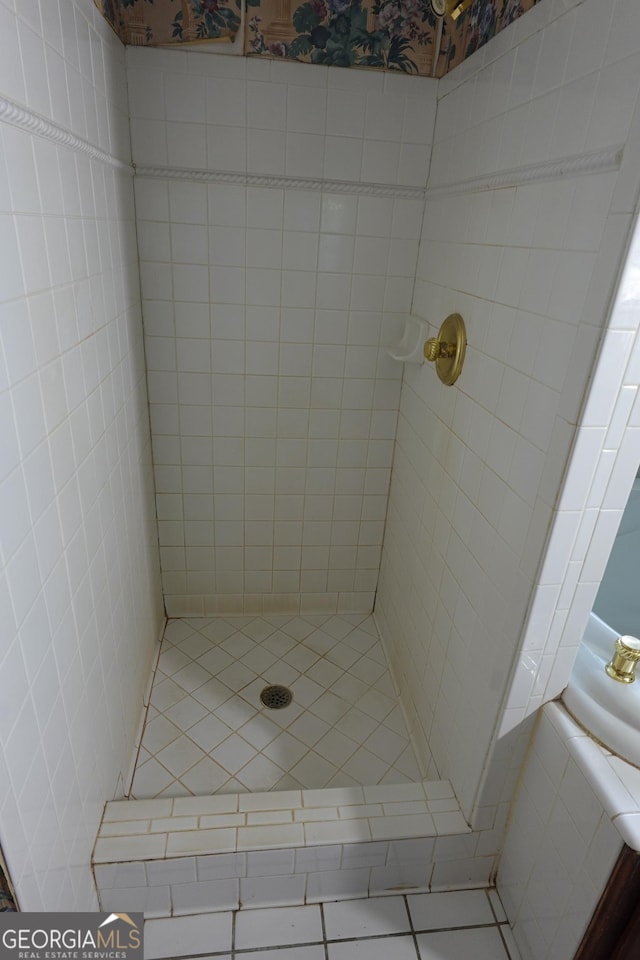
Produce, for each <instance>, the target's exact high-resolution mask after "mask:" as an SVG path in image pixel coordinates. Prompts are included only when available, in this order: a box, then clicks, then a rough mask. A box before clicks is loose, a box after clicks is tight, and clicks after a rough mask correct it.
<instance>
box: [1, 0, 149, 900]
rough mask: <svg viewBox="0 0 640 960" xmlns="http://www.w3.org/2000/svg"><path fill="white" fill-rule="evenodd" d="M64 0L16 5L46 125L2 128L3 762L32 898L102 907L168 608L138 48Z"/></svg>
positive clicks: (7, 805) (12, 62)
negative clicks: (157, 505) (138, 161)
mask: <svg viewBox="0 0 640 960" xmlns="http://www.w3.org/2000/svg"><path fill="white" fill-rule="evenodd" d="M58 10H59V5H58V4H57V3H56V4H49V3H40V2H36V3H31V4H27V5H26V6H23V7H21V8H19V9H17V8H16V6H15V4H3V5H2V8H1V10H0V19H1V21H2V26H1V29H0V48H1V50H0V61H1V62H2V68H0V73H1V74H2V78H1V80H0V94H1V95H2V96H7V97H9V98H12V99H14V100H16V101H17V102H18V103H19V104H24V105H26V106H27V107H30V108H31V109H34V110H36V111H37V112H38V114H40V115H41V119H40V120H37V121H36V120H34V121H33V123H32V124H31V126H30V128H29V129H30V130H32V131H34V133H33V134H32V133H31V132H27V131H26V130H25V129H20V128H19V127H18V126H15V125H12V123H11V122H10V121H6V120H5V119H3V122H2V124H1V130H0V156H1V157H2V161H1V166H2V172H3V177H2V178H3V180H4V181H5V184H4V185H3V188H2V190H1V191H0V193H1V195H2V217H1V218H0V219H2V227H1V228H0V234H1V236H2V245H3V251H4V250H5V246H6V253H5V254H4V262H5V267H6V268H5V269H4V270H3V277H2V283H1V288H2V289H1V290H0V300H2V302H3V307H2V309H3V318H4V317H6V322H5V320H4V319H3V322H2V332H1V333H0V338H1V340H2V348H1V352H2V361H1V362H0V367H1V369H2V377H1V378H0V380H1V382H0V390H1V391H2V393H0V404H1V406H2V410H3V449H5V450H6V451H7V453H8V456H7V457H6V458H3V475H2V476H3V481H4V483H3V486H2V497H3V502H2V510H1V513H2V526H3V531H2V540H3V545H4V551H3V567H4V570H3V582H4V583H6V589H7V591H8V609H7V610H6V612H5V616H4V623H5V630H4V631H3V632H4V635H5V640H4V642H3V648H2V653H1V659H2V666H1V667H0V686H2V688H3V689H5V688H7V689H10V690H12V691H13V693H12V694H11V695H10V696H7V698H6V702H7V703H11V708H12V716H13V717H14V719H16V721H17V722H16V725H15V726H14V724H13V721H11V723H10V724H9V728H8V729H7V736H6V737H5V738H4V743H3V749H2V755H1V761H0V766H2V769H3V775H4V778H5V785H6V787H5V791H4V797H3V801H2V804H1V806H2V819H3V823H4V824H5V825H6V827H5V830H4V831H3V849H4V854H5V857H6V859H7V862H8V866H9V870H10V872H11V874H12V878H13V881H14V883H15V885H16V888H17V893H18V897H19V900H20V905H21V908H22V909H23V910H58V911H60V910H94V909H96V907H97V901H96V897H95V893H94V887H93V884H92V882H91V878H90V872H89V859H90V856H91V851H92V848H93V844H94V841H95V833H96V829H97V827H98V823H99V820H100V817H101V815H102V808H103V805H104V802H105V801H106V800H109V799H111V798H112V797H114V796H115V795H118V794H119V795H122V793H123V790H124V781H125V780H126V778H127V776H128V773H129V770H128V765H129V762H130V757H131V754H132V750H133V746H134V738H135V736H136V735H137V730H138V725H139V722H140V715H141V712H142V710H143V698H144V696H145V691H146V686H147V681H148V677H149V673H150V669H151V665H152V657H153V654H154V647H155V641H156V640H157V638H158V635H159V631H160V627H161V619H162V606H161V601H160V592H159V580H158V575H157V556H156V548H155V546H154V541H155V539H156V534H155V532H154V529H153V528H154V519H153V509H152V504H151V503H150V500H149V491H150V490H151V489H152V477H151V475H150V466H149V463H150V445H149V435H148V428H147V425H146V419H147V416H146V412H145V409H144V401H142V403H143V405H142V406H141V398H142V397H144V391H145V387H144V366H143V360H142V325H141V319H140V303H139V301H138V294H137V293H136V291H137V289H138V280H137V253H136V250H135V246H134V244H135V241H133V208H132V199H133V193H132V176H131V171H127V169H126V164H127V162H128V161H129V160H130V146H129V135H128V132H127V128H128V121H127V104H126V82H125V75H124V50H123V48H122V46H121V44H120V43H119V42H118V41H117V40H116V38H115V36H114V34H113V32H112V31H111V29H110V28H109V27H108V26H107V24H106V23H105V22H104V20H103V19H102V17H101V16H100V15H99V14H97V10H96V9H95V7H94V5H93V4H92V3H91V2H90V0H70V2H68V3H65V4H63V5H62V8H61V9H60V13H62V15H63V20H62V22H61V21H60V17H59V13H58ZM41 15H42V17H41ZM56 21H57V26H56ZM43 31H44V33H43ZM79 42H80V49H81V51H82V56H81V57H80V58H79V57H78V43H79ZM107 76H108V77H109V83H108V84H107V83H106V77H107ZM105 97H108V100H107V99H106V98H105ZM85 106H86V109H85ZM4 117H6V114H3V118H4ZM45 120H51V121H52V122H53V123H54V124H56V123H58V124H61V125H62V127H64V131H65V132H64V133H61V132H60V131H57V130H56V128H55V127H51V128H47V127H46V124H44V122H43V121H45ZM43 130H44V131H45V135H44V136H43V137H41V136H38V135H37V132H38V131H43ZM47 133H48V134H49V136H47ZM58 134H59V135H58ZM74 138H82V139H83V140H84V141H87V143H83V144H81V143H80V142H79V141H78V140H76V139H74ZM100 151H102V153H101V152H100ZM92 157H93V158H92ZM7 245H8V246H7ZM5 426H6V433H5V430H4V428H5ZM16 434H17V435H18V436H19V440H16ZM4 435H6V438H7V442H6V444H5V443H4ZM27 568H28V569H29V573H28V576H27V575H26V570H27ZM81 650H82V655H81V653H80V651H81ZM15 694H17V695H18V696H19V697H20V701H21V702H20V705H18V704H14V701H13V699H12V698H13V696H14V695H15ZM14 707H15V708H14ZM19 711H21V712H19ZM114 744H115V745H116V746H114ZM27 756H28V757H29V758H30V760H29V762H25V757H27ZM96 757H100V758H101V759H100V762H99V763H98V764H96ZM53 758H55V762H54V759H53ZM71 783H73V784H74V787H73V789H72V790H71V791H70V790H69V784H71ZM36 795H37V796H38V797H39V798H40V800H39V804H38V808H37V809H36V808H35V807H34V806H33V805H30V804H28V803H27V804H26V805H25V804H24V797H25V796H36ZM19 798H22V799H21V800H19ZM18 818H19V819H18ZM54 836H55V837H56V838H57V840H56V842H55V843H54V844H51V843H50V839H51V837H54ZM47 838H48V839H47ZM43 844H45V845H47V849H48V850H49V854H48V855H47V857H46V858H43V856H42V850H43V849H44V848H43ZM54 878H55V879H54ZM123 886H124V887H128V886H129V884H128V883H127V881H126V880H125V881H124V883H123ZM145 896H147V895H146V894H145ZM148 896H149V899H148V900H147V901H146V902H145V903H144V904H142V902H141V901H140V900H138V901H136V902H138V903H140V909H142V908H143V906H144V907H145V908H146V909H149V910H150V911H152V912H156V911H159V910H163V909H165V907H166V903H167V890H166V887H165V888H161V887H160V886H158V887H157V888H156V889H155V892H153V891H152V892H151V893H150V894H149V895H148ZM132 902H133V901H132Z"/></svg>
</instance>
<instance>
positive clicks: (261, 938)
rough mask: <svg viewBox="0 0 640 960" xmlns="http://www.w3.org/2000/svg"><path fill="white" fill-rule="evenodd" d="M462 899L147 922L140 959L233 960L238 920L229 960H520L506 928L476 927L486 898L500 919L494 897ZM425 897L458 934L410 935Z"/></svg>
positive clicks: (372, 901) (453, 894) (481, 893)
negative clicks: (491, 901)
mask: <svg viewBox="0 0 640 960" xmlns="http://www.w3.org/2000/svg"><path fill="white" fill-rule="evenodd" d="M274 856H276V855H275V854H274ZM265 869H270V867H269V866H268V865H265ZM463 893H464V894H473V896H471V897H470V896H462V895H461V892H459V891H450V892H446V893H438V894H425V895H424V898H423V897H422V896H419V895H410V896H400V895H398V896H391V897H386V896H385V897H369V898H361V899H356V900H338V901H334V902H330V903H323V904H313V905H307V906H303V905H301V906H296V907H271V908H256V909H241V910H237V911H234V913H233V914H232V913H231V912H224V913H216V914H204V915H202V914H200V915H194V916H187V917H174V918H167V919H159V920H147V922H146V923H145V957H146V958H147V960H169V958H175V957H178V958H183V960H196V957H197V960H231V954H232V950H231V947H230V942H231V939H232V930H233V926H234V925H233V919H235V936H233V958H234V960H243V958H244V960H250V958H251V960H390V958H391V957H393V960H445V958H446V960H471V958H472V960H519V954H518V951H517V948H516V947H515V945H514V943H513V938H512V936H511V932H510V930H509V927H508V925H507V924H506V923H500V922H497V921H496V920H495V919H492V920H491V921H489V922H488V923H487V924H486V925H477V923H478V920H479V918H480V917H485V916H487V914H486V913H485V911H484V909H482V908H481V907H480V906H479V905H480V904H481V903H482V899H481V898H483V900H484V903H485V904H487V903H488V900H487V894H489V895H490V896H492V898H493V901H494V902H495V903H496V904H497V905H498V906H500V912H501V910H502V908H501V905H500V902H499V899H498V898H497V894H495V891H493V890H491V891H489V890H473V891H463ZM427 897H431V900H430V901H429V902H430V904H431V907H432V908H433V910H437V911H439V914H440V921H441V923H442V924H444V923H445V922H446V921H450V920H451V919H452V918H453V921H454V923H455V925H456V928H455V929H451V928H448V929H441V930H437V931H435V930H434V931H433V932H430V933H428V932H417V933H416V932H415V931H416V930H417V929H418V928H417V927H416V925H415V923H414V924H413V927H412V926H411V925H410V923H409V912H408V905H409V901H413V908H414V910H413V915H414V916H416V917H417V916H418V914H419V912H420V910H423V908H424V906H425V904H426V899H425V898H427ZM489 914H490V915H491V916H493V914H492V913H491V910H489ZM505 944H506V946H505ZM325 951H326V953H325ZM194 955H195V956H194Z"/></svg>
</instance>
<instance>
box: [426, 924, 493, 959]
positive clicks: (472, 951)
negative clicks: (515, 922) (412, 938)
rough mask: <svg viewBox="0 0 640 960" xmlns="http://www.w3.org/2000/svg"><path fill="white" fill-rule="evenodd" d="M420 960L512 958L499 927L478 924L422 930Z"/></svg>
mask: <svg viewBox="0 0 640 960" xmlns="http://www.w3.org/2000/svg"><path fill="white" fill-rule="evenodd" d="M416 940H417V942H418V953H419V955H420V960H442V957H446V958H447V960H469V958H470V957H473V960H509V954H508V953H507V951H506V949H505V946H504V943H503V942H502V938H501V936H500V934H499V932H498V929H497V927H495V926H493V927H475V928H467V929H464V930H443V931H441V932H439V933H419V934H418V936H417V937H416Z"/></svg>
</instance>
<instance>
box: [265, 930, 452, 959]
mask: <svg viewBox="0 0 640 960" xmlns="http://www.w3.org/2000/svg"><path fill="white" fill-rule="evenodd" d="M327 950H328V953H329V960H390V958H391V957H393V960H418V954H417V953H416V945H415V943H414V940H413V937H411V936H405V937H380V939H379V940H351V941H349V942H347V943H330V944H329V945H328V947H327ZM443 956H445V955H444V954H443ZM256 960H258V958H256Z"/></svg>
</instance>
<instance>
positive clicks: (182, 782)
mask: <svg viewBox="0 0 640 960" xmlns="http://www.w3.org/2000/svg"><path fill="white" fill-rule="evenodd" d="M270 684H281V685H284V686H288V687H289V688H290V689H292V690H293V695H294V699H293V703H292V704H291V705H290V706H289V707H286V708H284V709H281V710H269V709H268V708H266V707H264V706H263V704H262V703H261V701H260V693H261V692H262V690H263V689H264V687H266V686H268V685H270ZM150 699H151V706H150V708H149V714H148V717H147V723H146V725H145V728H144V732H143V737H142V743H141V750H140V759H139V761H138V766H137V769H136V771H135V775H134V779H133V787H132V793H131V796H132V798H136V799H143V798H151V797H156V796H183V795H189V794H192V795H195V796H198V795H200V794H210V793H216V792H224V793H228V792H230V791H234V790H237V791H238V792H242V791H249V790H250V791H256V790H282V789H285V788H294V787H296V788H299V787H307V788H309V789H315V788H320V787H323V786H326V785H327V784H328V783H331V784H332V785H339V784H345V785H346V784H353V783H357V784H363V785H371V784H377V783H403V782H405V781H406V780H407V779H416V780H417V779H420V773H419V769H418V765H417V762H416V760H415V754H414V752H413V748H412V746H411V742H410V740H409V736H408V734H407V730H406V726H405V723H404V718H403V716H402V712H401V710H400V709H399V707H398V704H397V701H396V699H395V697H394V694H393V684H392V682H391V678H390V675H389V672H388V670H387V668H386V662H385V657H384V652H383V650H382V645H381V643H380V639H379V637H378V634H377V631H376V626H375V624H374V622H373V618H372V617H370V616H364V615H358V614H354V615H344V616H338V615H336V616H304V617H303V616H293V617H281V616H280V617H277V616H274V617H269V616H264V617H251V616H248V617H213V618H196V617H193V618H183V619H175V620H170V621H169V622H168V624H167V628H166V630H165V635H164V639H163V641H162V646H161V652H160V659H159V667H158V670H157V673H156V678H155V681H154V685H153V688H152V691H151V698H150Z"/></svg>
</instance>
